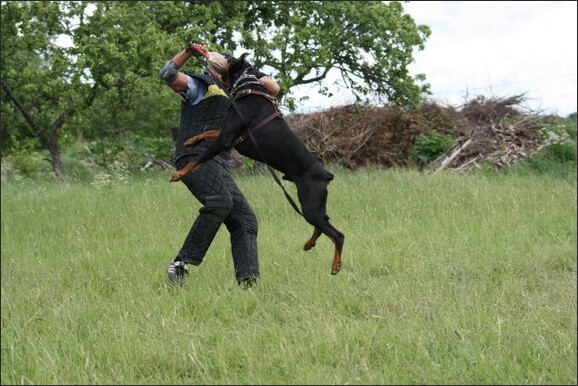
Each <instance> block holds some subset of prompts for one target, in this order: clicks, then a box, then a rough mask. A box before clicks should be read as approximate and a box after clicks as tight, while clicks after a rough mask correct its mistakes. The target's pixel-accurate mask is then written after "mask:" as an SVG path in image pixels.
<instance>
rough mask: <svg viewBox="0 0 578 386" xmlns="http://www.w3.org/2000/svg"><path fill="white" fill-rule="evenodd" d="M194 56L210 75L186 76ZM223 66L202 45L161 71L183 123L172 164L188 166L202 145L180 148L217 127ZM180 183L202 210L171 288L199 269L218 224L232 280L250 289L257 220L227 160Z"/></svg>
mask: <svg viewBox="0 0 578 386" xmlns="http://www.w3.org/2000/svg"><path fill="white" fill-rule="evenodd" d="M192 56H204V57H205V58H207V62H208V74H197V75H192V74H187V73H184V72H181V71H180V69H181V67H182V66H183V65H184V64H185V63H186V62H187V61H188V60H189V59H190V58H191V57H192ZM227 69H228V65H227V60H226V58H225V57H224V56H223V55H221V54H218V53H216V52H209V51H208V50H207V47H206V46H205V45H203V44H200V43H195V42H191V43H189V44H187V45H186V47H185V49H184V50H182V51H181V52H179V53H177V54H176V55H175V56H174V57H173V58H172V59H170V60H169V61H168V62H167V63H166V64H165V65H164V66H163V68H162V69H161V70H160V72H159V76H160V78H161V79H162V80H163V81H164V82H165V83H166V84H167V85H168V86H169V87H170V88H171V89H172V90H173V91H175V92H177V93H180V94H181V97H182V103H181V121H180V125H179V129H178V130H177V132H176V133H175V136H174V140H175V152H174V158H173V161H174V164H175V166H176V167H177V169H178V168H182V167H183V166H184V165H186V164H187V163H188V162H189V161H190V160H191V158H193V157H194V156H195V155H198V154H200V153H202V152H203V151H204V149H205V147H206V146H207V145H208V144H206V143H201V144H199V145H196V146H194V147H188V146H185V145H184V142H185V141H186V140H187V139H188V138H190V137H192V136H193V135H196V134H199V133H201V132H203V131H204V130H206V129H211V128H215V127H220V126H221V123H222V121H223V119H224V118H225V115H226V112H227V109H228V108H229V106H230V103H231V102H230V100H229V98H228V95H227V93H226V92H225V89H226V87H227V86H226V84H227ZM261 75H263V76H262V77H261V78H260V79H261V81H263V83H264V84H265V86H266V87H267V88H268V90H269V91H270V93H271V94H272V95H276V94H277V93H278V92H279V86H278V85H277V83H276V82H275V81H274V80H273V79H271V78H269V77H267V76H265V74H263V73H261ZM182 182H183V183H184V184H185V186H186V187H187V188H188V189H189V191H190V192H191V193H192V194H193V196H194V197H195V198H196V199H197V200H198V201H199V202H200V203H201V204H202V205H203V206H202V207H201V209H200V210H199V214H198V216H197V218H196V219H195V221H194V222H193V225H192V226H191V229H190V230H189V233H188V235H187V237H186V238H185V241H184V243H183V246H182V248H181V250H180V251H179V253H178V254H177V256H176V257H175V258H174V259H173V260H172V261H171V262H169V264H168V266H167V275H168V278H169V280H170V281H171V282H173V283H177V284H182V282H183V279H184V277H185V276H186V275H188V268H187V264H192V265H199V264H201V263H202V261H203V259H204V257H205V254H206V252H207V250H208V248H209V246H210V245H211V242H212V241H213V239H214V237H215V235H216V234H217V231H218V230H219V228H220V226H221V224H222V223H224V224H225V226H226V227H227V230H228V231H229V233H230V239H231V249H232V254H233V264H234V268H235V278H236V280H237V283H238V284H239V285H243V286H250V285H252V284H253V283H254V282H256V281H257V279H258V278H259V261H258V251H257V228H258V227H257V218H256V216H255V214H254V212H253V210H252V208H251V206H250V205H249V203H248V202H247V200H246V199H245V197H244V196H243V194H242V193H241V191H240V190H239V188H238V187H237V185H236V184H235V182H234V181H233V179H232V177H231V175H230V173H229V164H228V159H227V158H226V156H225V155H223V154H221V155H219V156H217V157H215V158H213V159H212V160H211V161H209V162H207V163H206V164H205V165H203V167H202V168H200V170H198V171H197V172H196V173H190V174H189V175H187V176H186V177H185V178H183V180H182Z"/></svg>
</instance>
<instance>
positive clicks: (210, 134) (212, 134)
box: [185, 129, 221, 146]
mask: <svg viewBox="0 0 578 386" xmlns="http://www.w3.org/2000/svg"><path fill="white" fill-rule="evenodd" d="M219 134H221V130H219V129H211V130H207V131H203V132H202V133H201V134H197V135H194V136H192V137H191V138H189V139H187V140H186V141H185V145H186V146H195V145H196V144H198V143H199V142H202V141H212V140H213V139H215V138H217V137H218V136H219Z"/></svg>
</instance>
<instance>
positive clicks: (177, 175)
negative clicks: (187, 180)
mask: <svg viewBox="0 0 578 386" xmlns="http://www.w3.org/2000/svg"><path fill="white" fill-rule="evenodd" d="M198 167H199V165H198V164H197V163H195V162H189V163H188V164H186V165H185V167H184V168H182V169H179V170H177V171H176V172H174V173H173V175H172V176H171V182H176V181H180V180H182V179H183V177H184V176H186V175H187V174H189V173H191V172H193V171H195V170H196V169H198Z"/></svg>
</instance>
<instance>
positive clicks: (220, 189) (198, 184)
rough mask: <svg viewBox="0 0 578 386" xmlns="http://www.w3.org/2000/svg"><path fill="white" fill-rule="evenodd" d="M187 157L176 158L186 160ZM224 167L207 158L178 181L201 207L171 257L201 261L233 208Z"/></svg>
mask: <svg viewBox="0 0 578 386" xmlns="http://www.w3.org/2000/svg"><path fill="white" fill-rule="evenodd" d="M187 158H188V157H185V158H184V159H182V160H180V161H179V164H181V163H186V162H187ZM224 175H228V173H227V171H226V169H225V168H224V167H223V166H222V165H220V164H219V163H218V162H216V161H208V162H207V163H205V164H204V165H203V166H202V167H201V168H199V170H197V171H196V172H194V173H191V174H189V175H187V176H185V178H183V180H182V182H183V183H184V184H185V185H186V186H187V188H188V189H189V191H190V192H191V193H192V194H193V195H194V196H195V198H197V200H199V202H200V203H201V204H203V207H202V208H201V209H200V210H199V215H198V216H197V218H196V219H195V221H194V223H193V225H192V226H191V229H190V230H189V233H188V235H187V237H186V239H185V241H184V243H183V246H182V248H181V250H180V252H179V254H178V256H177V257H176V258H175V261H183V262H185V263H187V264H193V265H199V264H201V263H202V261H203V259H204V257H205V254H206V253H207V250H208V249H209V247H210V245H211V243H212V241H213V239H214V238H215V236H216V234H217V231H218V230H219V228H220V226H221V224H222V223H223V221H224V219H225V218H226V217H227V216H228V215H229V213H230V212H231V210H232V208H233V199H232V197H231V196H230V194H229V192H228V188H227V185H228V183H227V182H226V181H225V179H224V178H223V176H224Z"/></svg>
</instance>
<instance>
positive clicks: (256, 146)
mask: <svg viewBox="0 0 578 386" xmlns="http://www.w3.org/2000/svg"><path fill="white" fill-rule="evenodd" d="M230 99H231V104H232V105H233V108H234V109H235V111H236V112H237V114H239V118H241V121H242V122H243V124H244V125H245V128H246V129H247V132H248V133H249V138H250V139H251V142H253V146H255V149H257V153H259V156H260V157H261V159H262V160H263V163H264V164H265V166H267V169H268V170H269V172H270V173H271V174H272V175H273V178H274V179H275V182H277V184H278V185H279V186H280V187H281V189H283V193H285V197H287V200H288V201H289V203H290V204H291V206H292V207H293V209H295V211H296V212H297V213H299V214H300V215H301V216H303V213H301V210H299V207H298V206H297V204H296V203H295V201H294V200H293V198H292V197H291V196H290V195H289V193H288V192H287V190H285V187H284V186H283V183H282V182H281V180H280V179H279V177H278V176H277V173H275V170H274V169H273V168H272V167H271V166H269V164H268V163H267V159H266V158H265V157H264V156H263V153H262V152H261V148H259V145H257V141H256V140H255V137H253V133H252V132H251V129H250V128H249V125H247V121H245V118H244V117H243V114H241V111H240V110H239V108H238V107H237V103H235V101H234V98H230Z"/></svg>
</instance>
